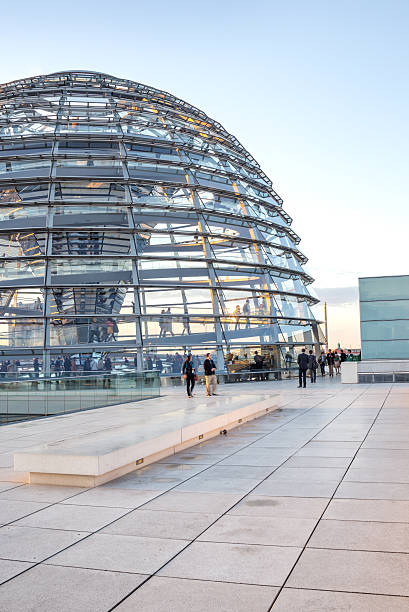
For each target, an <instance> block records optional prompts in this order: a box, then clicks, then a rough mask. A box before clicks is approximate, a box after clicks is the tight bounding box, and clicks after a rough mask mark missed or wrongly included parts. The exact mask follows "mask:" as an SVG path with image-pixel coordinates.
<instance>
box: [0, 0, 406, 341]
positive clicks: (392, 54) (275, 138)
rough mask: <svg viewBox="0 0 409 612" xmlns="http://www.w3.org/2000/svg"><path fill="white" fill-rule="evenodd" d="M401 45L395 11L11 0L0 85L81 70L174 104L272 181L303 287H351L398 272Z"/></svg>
mask: <svg viewBox="0 0 409 612" xmlns="http://www.w3.org/2000/svg"><path fill="white" fill-rule="evenodd" d="M408 40H409V2H408V1H407V0H406V1H401V0H344V1H343V0H340V1H338V2H335V0H333V1H327V2H324V1H321V0H310V1H307V0H305V1H299V0H292V1H291V2H286V3H285V2H282V1H277V0H270V1H268V2H264V1H261V0H253V1H252V2H243V1H241V0H236V1H234V2H230V1H226V0H225V1H223V0H219V1H217V2H216V1H214V0H210V1H207V2H201V3H194V2H192V3H186V2H169V1H163V0H159V1H158V2H150V3H149V2H141V1H138V0H136V1H135V0H134V1H128V0H125V1H122V2H117V3H115V2H112V1H110V2H108V1H106V0H98V1H90V0H88V1H87V0H83V1H81V2H79V1H77V0H71V1H70V2H68V3H63V4H58V3H56V2H55V1H53V2H51V1H47V0H45V1H41V0H38V1H37V2H32V1H20V2H18V3H15V4H14V5H13V4H11V3H7V4H5V5H3V6H2V21H1V36H0V57H1V58H2V61H1V65H0V82H6V81H9V80H14V79H17V78H21V77H26V76H32V75H34V74H40V73H46V72H54V71H58V70H66V69H90V70H98V71H102V72H107V73H110V74H113V75H116V76H120V77H125V78H129V79H133V80H136V81H140V82H142V83H147V84H151V85H153V86H156V87H159V88H161V89H165V90H167V91H169V92H171V93H173V94H175V95H176V96H179V97H181V98H184V99H185V100H187V101H188V102H190V103H191V104H194V105H195V106H197V107H199V108H201V109H202V110H204V111H205V112H206V113H208V114H209V115H210V116H211V117H213V118H215V119H217V120H218V121H220V123H222V124H223V125H224V127H225V128H226V129H227V130H229V131H230V132H232V133H233V134H235V135H236V136H237V137H238V138H239V140H241V142H242V143H243V144H244V145H245V146H246V147H247V148H248V149H249V151H250V152H251V153H252V155H253V156H254V157H255V158H256V159H257V160H258V161H259V162H260V164H261V166H262V167H263V169H264V170H265V172H266V173H267V174H268V175H269V176H270V178H271V179H272V180H273V182H274V185H275V188H276V190H277V191H278V193H280V195H281V196H282V197H283V198H284V207H285V208H286V210H287V212H288V213H289V214H290V215H291V216H292V217H293V218H294V223H293V227H294V229H295V231H297V232H298V233H299V234H300V235H301V238H302V242H301V248H302V250H303V251H304V252H305V253H306V254H307V256H308V257H309V258H310V261H309V264H308V269H309V271H310V272H311V273H312V275H313V276H314V277H315V278H316V283H315V286H316V287H317V288H320V287H321V288H327V287H350V286H353V285H356V284H357V277H358V276H370V275H382V274H407V273H408V257H407V251H408V247H407V245H408V243H409V236H408V235H407V234H408V232H407V228H408V221H409V212H408V211H409V206H408V182H409V179H408V157H409V152H408V148H409V124H408V107H409V105H408V102H409V99H408V98H409V86H408V77H407V74H408V55H409V43H408ZM347 318H348V317H347ZM345 333H346V334H347V331H346V332H345ZM348 333H349V332H348ZM354 333H355V332H354ZM345 342H347V337H345ZM348 342H349V340H348ZM351 342H352V340H351Z"/></svg>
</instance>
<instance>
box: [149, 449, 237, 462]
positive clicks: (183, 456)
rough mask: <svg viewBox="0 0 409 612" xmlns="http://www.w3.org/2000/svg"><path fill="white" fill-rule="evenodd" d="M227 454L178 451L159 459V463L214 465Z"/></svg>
mask: <svg viewBox="0 0 409 612" xmlns="http://www.w3.org/2000/svg"><path fill="white" fill-rule="evenodd" d="M225 456H226V455H225V454H222V455H201V454H198V453H195V451H194V450H192V451H190V452H186V453H177V454H176V455H171V456H170V457H166V458H165V459H162V460H161V461H158V465H160V464H163V463H175V464H177V463H183V464H186V463H187V464H193V465H196V464H198V465H213V463H217V462H218V461H221V460H222V459H224V458H225Z"/></svg>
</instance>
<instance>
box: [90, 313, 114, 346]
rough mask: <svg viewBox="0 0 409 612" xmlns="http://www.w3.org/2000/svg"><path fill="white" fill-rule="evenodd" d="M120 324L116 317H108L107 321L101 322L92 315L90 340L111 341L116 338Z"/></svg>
mask: <svg viewBox="0 0 409 612" xmlns="http://www.w3.org/2000/svg"><path fill="white" fill-rule="evenodd" d="M118 331H119V330H118V324H117V322H116V321H115V319H112V318H111V317H108V318H107V320H106V321H104V322H101V321H99V320H97V319H96V317H92V319H91V323H90V324H89V333H88V342H94V341H96V342H110V341H111V340H116V334H117V333H118Z"/></svg>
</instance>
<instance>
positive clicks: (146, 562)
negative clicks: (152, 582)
mask: <svg viewBox="0 0 409 612" xmlns="http://www.w3.org/2000/svg"><path fill="white" fill-rule="evenodd" d="M67 533H68V532H67ZM187 544H188V541H187V540H170V539H163V538H141V537H137V536H124V535H112V534H108V533H97V534H94V535H91V536H90V537H89V538H87V539H86V540H84V541H83V542H79V543H78V544H76V545H75V546H71V547H70V548H67V550H64V551H63V552H62V553H60V554H58V555H56V556H54V557H53V558H52V559H50V563H51V564H52V565H64V566H73V567H83V568H90V569H100V570H111V571H114V572H130V573H135V574H152V573H154V572H156V571H157V570H158V569H159V568H160V567H161V566H162V565H163V564H164V563H166V562H167V561H169V560H170V559H171V558H172V557H174V555H176V554H177V553H178V552H179V551H181V550H182V549H183V548H184V547H185V546H186V545H187Z"/></svg>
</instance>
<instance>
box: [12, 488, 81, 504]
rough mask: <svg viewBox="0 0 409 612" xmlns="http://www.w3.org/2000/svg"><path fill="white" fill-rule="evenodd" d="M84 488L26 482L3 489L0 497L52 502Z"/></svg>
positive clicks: (66, 497)
mask: <svg viewBox="0 0 409 612" xmlns="http://www.w3.org/2000/svg"><path fill="white" fill-rule="evenodd" d="M85 490H86V489H84V488H80V487H60V486H56V485H29V484H27V485H22V486H20V487H16V488H14V489H8V490H7V491H4V492H3V493H1V494H0V499H18V500H21V501H33V502H40V503H42V502H44V503H46V502H48V503H50V504H54V503H57V502H60V501H62V500H63V499H68V498H69V497H72V496H73V495H76V494H77V493H81V492H82V491H85Z"/></svg>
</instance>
